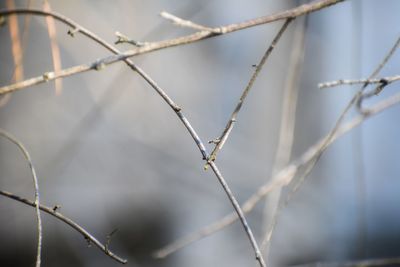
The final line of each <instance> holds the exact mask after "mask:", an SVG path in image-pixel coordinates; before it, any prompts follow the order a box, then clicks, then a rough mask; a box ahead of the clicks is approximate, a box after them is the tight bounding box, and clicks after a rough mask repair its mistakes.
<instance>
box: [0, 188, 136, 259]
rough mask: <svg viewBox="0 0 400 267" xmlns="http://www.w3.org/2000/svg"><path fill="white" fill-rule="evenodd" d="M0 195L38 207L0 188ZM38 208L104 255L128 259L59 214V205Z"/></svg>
mask: <svg viewBox="0 0 400 267" xmlns="http://www.w3.org/2000/svg"><path fill="white" fill-rule="evenodd" d="M0 195H3V196H5V197H8V198H11V199H13V200H17V201H19V202H21V203H24V204H26V205H28V206H31V207H34V208H35V207H36V208H37V207H38V206H37V205H36V204H35V202H34V201H31V200H29V199H25V198H23V197H20V196H17V195H15V194H13V193H10V192H7V191H3V190H0ZM39 208H40V210H42V211H44V212H46V213H47V214H50V215H52V216H53V217H55V218H57V219H59V220H60V221H62V222H64V223H66V224H68V225H69V226H71V227H72V228H73V229H74V230H76V231H78V232H79V233H80V234H81V235H82V236H83V237H84V238H85V239H86V240H88V241H90V243H91V244H94V245H95V246H96V247H98V248H99V249H101V250H102V251H103V252H104V253H105V254H106V255H108V256H110V257H111V258H113V259H114V260H116V261H118V262H120V263H123V264H125V263H127V262H128V261H127V260H126V259H123V258H121V257H119V256H117V255H115V254H114V253H113V252H111V251H109V250H108V251H107V250H106V247H105V245H103V244H102V243H101V242H100V241H98V240H97V239H96V238H95V237H94V236H92V235H91V234H90V233H89V232H88V231H86V230H85V229H84V228H83V227H81V226H80V225H78V224H77V223H76V222H74V221H72V220H71V219H69V218H67V217H65V216H64V215H63V214H61V213H60V212H58V210H59V206H57V205H56V206H54V207H47V206H45V205H43V204H40V205H39Z"/></svg>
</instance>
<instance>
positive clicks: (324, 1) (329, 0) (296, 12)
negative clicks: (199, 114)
mask: <svg viewBox="0 0 400 267" xmlns="http://www.w3.org/2000/svg"><path fill="white" fill-rule="evenodd" d="M343 1H344V0H321V1H314V2H311V3H309V4H304V5H301V6H298V7H296V8H293V9H290V10H287V11H283V12H279V13H276V14H273V15H269V16H265V17H260V18H255V19H251V20H248V21H244V22H241V23H235V24H230V25H226V26H221V27H216V29H219V31H220V33H219V34H216V33H213V32H210V31H198V32H196V33H193V34H190V35H186V36H182V37H178V38H174V39H169V40H165V41H160V42H153V43H148V44H147V45H145V46H143V47H138V48H135V49H132V50H129V51H126V52H124V53H119V54H116V55H114V56H108V57H105V58H101V59H98V60H96V61H95V62H92V63H89V64H82V65H78V66H74V67H70V68H67V69H64V70H61V71H60V72H58V73H54V72H46V73H44V74H42V75H40V76H38V77H34V78H31V79H27V80H25V81H22V82H19V83H15V84H11V85H8V86H4V87H1V88H0V95H2V94H6V93H11V92H13V91H16V90H20V89H23V88H26V87H29V86H32V85H36V84H40V83H44V82H47V81H50V80H54V79H59V78H63V77H67V76H71V75H76V74H78V73H83V72H87V71H90V70H99V66H107V65H110V64H113V63H116V62H118V61H121V60H125V59H127V58H129V57H133V56H137V55H141V54H144V53H149V52H152V51H156V50H160V49H165V48H169V47H174V46H178V45H185V44H189V43H194V42H197V41H200V40H204V39H207V38H211V37H215V36H220V35H223V34H226V33H231V32H234V31H239V30H243V29H246V28H249V27H254V26H258V25H261V24H266V23H270V22H273V21H278V20H283V19H288V18H295V17H298V16H301V15H305V14H308V13H310V12H314V11H318V10H320V9H322V8H326V7H328V6H331V5H334V4H337V3H339V2H343ZM27 13H30V14H34V15H38V16H52V17H56V16H58V17H59V18H61V17H63V16H61V15H59V14H56V13H49V12H44V11H42V10H27V9H14V10H0V16H8V15H10V14H27ZM64 18H65V17H64ZM64 22H66V23H67V24H69V23H70V22H71V20H69V21H64ZM75 25H76V24H75V23H74V24H71V25H70V26H75ZM74 29H77V30H79V31H81V29H79V27H74ZM81 32H82V33H83V31H81Z"/></svg>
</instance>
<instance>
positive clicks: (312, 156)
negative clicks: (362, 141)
mask: <svg viewBox="0 0 400 267" xmlns="http://www.w3.org/2000/svg"><path fill="white" fill-rule="evenodd" d="M399 46H400V37H399V38H398V39H397V40H396V41H395V43H394V44H393V46H392V47H391V49H390V50H389V52H388V53H387V54H386V56H385V57H384V59H383V60H382V62H381V63H380V64H379V65H378V67H377V68H376V69H375V70H374V71H373V72H372V74H371V75H370V77H369V79H372V78H374V76H376V75H377V74H378V73H379V71H380V70H381V69H382V68H383V67H384V65H385V64H386V63H387V62H388V61H389V59H390V58H391V57H392V56H393V54H394V52H395V51H396V49H397V48H398V47H399ZM366 86H367V84H364V85H363V86H362V87H361V88H360V90H359V91H358V92H357V93H356V94H355V95H354V96H353V98H352V99H351V100H350V102H349V103H348V104H347V106H346V107H345V108H344V110H343V111H342V113H341V115H340V116H339V118H338V120H337V121H336V123H335V126H334V127H333V129H332V130H331V131H330V132H329V133H328V134H327V135H326V136H325V137H324V138H323V139H321V140H320V141H319V142H317V143H316V144H314V145H313V146H311V147H310V148H309V149H308V150H307V151H306V152H305V153H304V154H303V155H302V156H301V157H300V158H298V159H297V160H295V161H294V162H293V163H292V164H289V165H287V166H286V167H285V168H283V169H282V170H281V171H280V172H278V173H277V174H276V175H274V176H273V177H272V178H271V179H269V180H268V181H269V182H268V183H266V184H265V185H263V186H262V187H260V188H259V189H258V190H257V192H256V193H255V194H253V195H252V196H251V197H250V198H249V199H248V200H247V201H246V202H245V203H244V204H243V205H242V207H243V212H245V213H247V212H250V211H251V210H253V209H254V207H255V206H256V204H257V203H258V202H259V201H260V200H261V199H263V198H264V197H265V196H266V195H267V194H268V193H270V192H271V191H273V190H275V189H277V188H281V187H283V186H285V185H287V184H288V183H290V182H291V181H292V180H293V178H294V177H295V175H296V174H297V171H298V170H299V168H300V167H302V166H306V165H308V164H310V163H311V164H312V166H311V167H310V168H308V170H306V172H305V173H304V174H303V176H302V177H301V179H300V182H301V180H304V179H305V177H306V176H307V175H308V173H309V172H310V171H311V169H312V167H313V166H314V165H315V163H316V162H317V160H318V159H319V158H320V157H321V155H322V153H323V152H324V151H325V149H326V148H327V147H328V146H329V145H330V144H331V143H332V142H334V141H335V140H336V139H337V138H338V137H340V136H341V135H343V134H344V133H346V132H347V131H349V130H351V129H352V128H354V127H356V126H358V125H359V124H360V123H361V122H362V121H364V120H365V119H367V118H369V117H370V116H372V115H375V114H377V113H379V112H381V111H382V110H384V109H386V108H389V107H391V106H393V105H395V104H397V103H398V102H400V94H398V95H395V96H393V97H391V98H389V99H387V100H384V101H382V102H380V103H378V104H376V105H375V106H374V107H372V108H371V109H369V112H368V113H361V115H359V116H358V117H355V118H354V119H352V120H351V121H350V122H349V123H347V124H345V125H342V122H343V120H344V118H345V116H346V114H347V113H348V111H349V110H350V108H351V107H352V106H353V105H354V104H355V103H357V101H358V99H361V98H362V95H363V93H362V91H363V90H364V89H365V88H366ZM298 187H299V185H298V186H296V187H295V188H298ZM289 197H290V196H289ZM237 219H238V218H237V217H236V215H235V214H234V213H231V214H229V215H226V216H225V217H223V218H222V219H220V220H218V221H216V222H214V223H212V224H210V225H208V226H205V227H203V228H202V229H201V230H199V231H197V232H194V233H192V234H189V235H187V236H185V237H183V238H180V239H178V240H176V241H174V242H173V243H171V244H169V245H167V246H166V247H164V248H161V249H160V250H158V251H156V253H155V255H156V256H157V257H159V258H163V257H166V256H168V255H169V254H171V253H174V252H175V251H177V250H179V249H181V248H183V247H185V246H187V245H189V244H191V243H193V242H195V241H197V240H199V239H202V238H204V237H207V236H209V235H211V234H213V233H215V232H217V231H220V230H222V229H224V228H225V227H226V226H228V225H230V224H232V223H234V222H235V221H236V220H237Z"/></svg>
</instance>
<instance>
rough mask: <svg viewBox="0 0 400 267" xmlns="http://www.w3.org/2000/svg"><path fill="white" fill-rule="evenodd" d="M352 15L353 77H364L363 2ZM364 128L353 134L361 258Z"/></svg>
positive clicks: (364, 233) (364, 215) (364, 231)
mask: <svg viewBox="0 0 400 267" xmlns="http://www.w3.org/2000/svg"><path fill="white" fill-rule="evenodd" d="M351 5H352V8H351V10H352V13H353V16H352V17H353V27H352V31H353V32H352V36H353V40H352V44H353V45H352V53H353V55H354V59H355V60H353V62H352V67H353V75H354V77H362V72H361V70H362V62H363V60H362V59H363V58H362V51H363V49H362V46H363V42H362V33H363V25H362V21H363V18H362V11H361V10H362V2H361V1H353V2H352V3H351ZM363 132H364V131H363V127H360V128H359V129H356V130H355V131H354V133H353V134H352V136H351V138H352V141H353V142H352V146H353V147H352V148H353V155H354V167H353V169H354V181H355V187H356V188H355V192H354V196H355V202H356V205H355V207H356V208H355V210H354V212H355V214H356V229H357V230H358V231H357V234H358V240H357V241H358V247H359V251H360V253H359V257H361V258H365V257H367V247H368V242H367V237H368V236H367V235H368V229H367V227H368V222H367V213H366V212H367V202H366V200H367V190H366V185H367V184H366V182H367V181H366V175H365V171H364V170H365V161H364V151H363V150H364V146H363V135H364V134H363Z"/></svg>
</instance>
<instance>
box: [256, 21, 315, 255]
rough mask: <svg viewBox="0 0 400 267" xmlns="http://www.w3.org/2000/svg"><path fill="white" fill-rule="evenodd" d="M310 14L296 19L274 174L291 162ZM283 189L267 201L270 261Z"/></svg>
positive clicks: (266, 249) (266, 239) (265, 246)
mask: <svg viewBox="0 0 400 267" xmlns="http://www.w3.org/2000/svg"><path fill="white" fill-rule="evenodd" d="M307 20H308V17H307V15H306V16H304V17H301V18H299V19H298V20H297V21H296V29H295V36H294V37H293V41H292V43H293V49H292V54H291V57H290V64H289V70H288V75H287V79H286V82H285V87H284V90H283V97H282V99H283V100H282V102H283V103H282V114H281V124H280V130H279V137H278V146H277V150H276V155H275V162H274V166H273V168H272V174H275V173H276V172H278V171H279V170H280V169H282V168H283V167H285V166H286V165H287V164H289V163H290V157H291V154H292V146H293V140H294V127H295V122H296V107H297V96H298V91H299V79H300V76H301V71H302V68H301V66H302V64H303V60H304V52H305V36H306V29H307ZM281 191H282V190H281V188H279V189H277V190H275V191H273V192H271V194H270V195H269V196H268V198H267V199H266V203H265V216H264V223H263V225H265V227H266V228H265V234H264V237H263V241H262V243H261V248H262V249H263V251H264V253H265V256H266V258H267V262H268V257H269V256H268V255H269V248H270V244H271V238H272V233H273V230H274V226H275V224H276V221H277V217H278V212H277V211H278V206H279V202H280V199H281Z"/></svg>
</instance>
